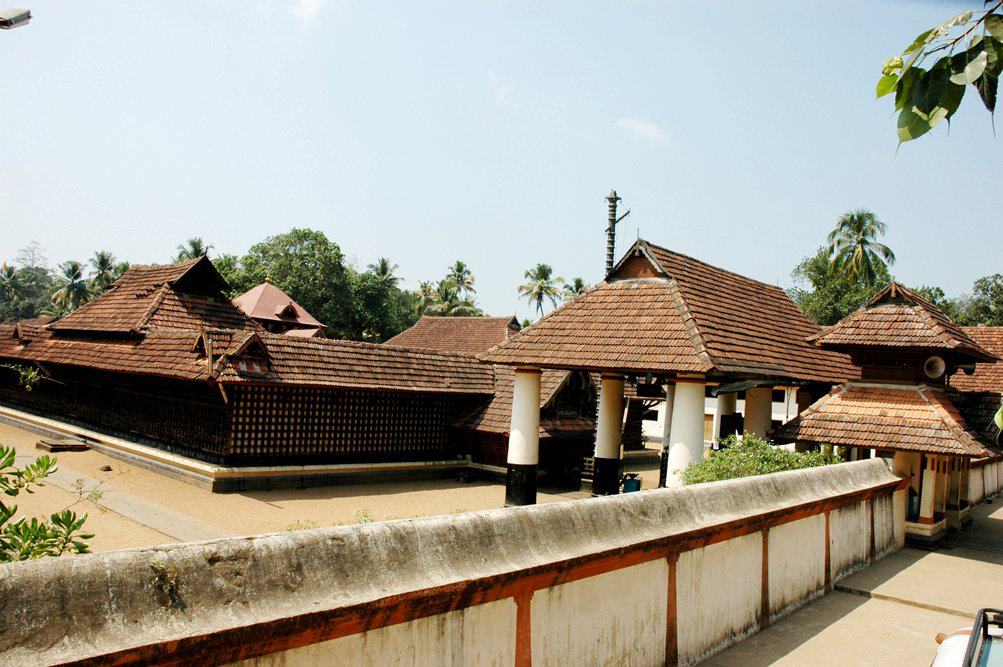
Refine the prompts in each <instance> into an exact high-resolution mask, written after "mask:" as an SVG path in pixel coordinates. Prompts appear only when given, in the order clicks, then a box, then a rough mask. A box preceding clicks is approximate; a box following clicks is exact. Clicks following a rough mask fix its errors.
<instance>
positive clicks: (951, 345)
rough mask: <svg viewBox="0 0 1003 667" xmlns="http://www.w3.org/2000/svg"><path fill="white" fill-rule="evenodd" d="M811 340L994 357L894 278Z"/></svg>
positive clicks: (827, 344)
mask: <svg viewBox="0 0 1003 667" xmlns="http://www.w3.org/2000/svg"><path fill="white" fill-rule="evenodd" d="M815 341H816V342H818V344H819V345H821V346H822V347H827V348H830V349H847V348H860V347H887V348H896V349H906V348H908V349H920V350H930V351H952V352H956V353H958V354H963V355H966V356H968V357H971V358H972V359H973V360H975V359H977V360H981V361H989V360H992V359H994V358H995V357H994V356H993V355H992V354H990V353H989V352H988V351H986V350H985V349H983V348H982V346H980V345H979V344H978V343H977V342H975V341H974V340H972V338H971V337H969V335H968V334H967V333H965V331H963V330H962V329H961V327H959V326H957V325H956V324H954V323H953V322H952V321H951V320H950V318H948V317H947V315H945V314H944V313H943V312H941V310H940V309H939V308H937V307H936V306H935V305H933V304H932V303H931V302H930V301H928V300H927V299H925V298H924V297H922V296H920V295H919V294H916V293H915V292H913V291H912V290H909V289H908V288H906V287H903V286H901V285H899V284H898V283H896V282H895V281H892V282H890V283H889V284H888V285H887V286H886V287H885V288H884V289H882V290H881V291H880V292H878V294H876V295H875V296H874V298H873V299H871V300H870V301H869V302H868V303H867V304H865V305H864V306H863V307H862V308H860V309H859V310H856V311H854V312H852V313H850V314H849V315H847V316H846V317H844V318H843V319H842V320H840V321H839V322H837V323H836V324H834V325H833V326H832V327H830V328H828V329H827V330H826V331H824V332H823V333H821V334H820V335H818V336H816V337H815Z"/></svg>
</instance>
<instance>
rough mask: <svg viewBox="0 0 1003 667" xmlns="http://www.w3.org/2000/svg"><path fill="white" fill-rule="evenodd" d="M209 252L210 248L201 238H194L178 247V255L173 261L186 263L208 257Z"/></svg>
mask: <svg viewBox="0 0 1003 667" xmlns="http://www.w3.org/2000/svg"><path fill="white" fill-rule="evenodd" d="M210 250H212V246H211V245H209V244H207V243H206V242H205V241H203V240H202V237H201V236H196V237H193V238H190V239H188V240H187V241H185V242H184V243H182V244H181V245H179V246H178V254H177V256H175V258H174V261H175V262H187V261H190V260H193V259H198V258H199V257H204V256H205V255H208V254H209V251H210Z"/></svg>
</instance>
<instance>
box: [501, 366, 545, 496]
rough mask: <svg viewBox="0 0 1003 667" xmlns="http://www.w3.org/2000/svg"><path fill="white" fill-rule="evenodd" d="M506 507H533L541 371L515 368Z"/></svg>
mask: <svg viewBox="0 0 1003 667" xmlns="http://www.w3.org/2000/svg"><path fill="white" fill-rule="evenodd" d="M507 461H508V474H507V476H506V480H505V506H506V507H513V506H516V505H535V504H536V466H537V464H538V463H539V462H540V369H539V368H517V369H516V370H515V388H514V391H513V393H512V422H511V426H510V429H509V436H508V459H507Z"/></svg>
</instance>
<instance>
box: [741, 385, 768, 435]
mask: <svg viewBox="0 0 1003 667" xmlns="http://www.w3.org/2000/svg"><path fill="white" fill-rule="evenodd" d="M772 420H773V388H772V387H753V388H752V389H748V390H747V391H746V392H745V432H746V433H751V434H753V435H758V436H761V437H765V436H766V433H767V431H769V430H770V422H771V421H772Z"/></svg>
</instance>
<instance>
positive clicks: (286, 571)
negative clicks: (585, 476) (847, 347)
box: [0, 459, 904, 667]
mask: <svg viewBox="0 0 1003 667" xmlns="http://www.w3.org/2000/svg"><path fill="white" fill-rule="evenodd" d="M901 486H902V485H901V481H900V480H899V479H898V478H897V477H895V476H894V475H892V474H891V473H890V472H889V470H888V468H887V467H886V465H885V464H884V462H882V461H881V460H878V459H873V460H867V461H859V462H854V463H846V464H840V465H837V466H828V467H824V468H815V469H809V470H798V471H791V472H786V473H777V474H773V475H764V476H761V477H753V478H745V479H740V480H729V481H726V482H717V483H713V484H703V485H697V486H692V487H684V488H681V489H657V490H652V491H645V492H641V493H633V494H626V495H622V496H615V497H608V498H600V499H594V500H586V501H575V502H566V503H555V504H550V505H542V506H535V507H524V508H513V509H507V510H490V511H485V512H472V513H468V514H462V515H451V516H447V517H432V518H428V519H416V520H412V521H394V522H385V523H374V524H364V525H359V526H342V527H337V528H327V529H317V530H311V531H298V532H295V533H283V534H275V535H265V536H260V537H254V538H240V539H229V540H219V541H214V542H204V543H192V544H181V545H166V546H162V547H154V548H149V549H134V550H130V551H123V552H113V553H106V554H95V555H88V556H80V557H74V558H61V559H53V560H50V561H34V562H27V563H15V564H13V565H9V566H5V568H4V569H3V571H2V573H0V618H16V619H18V622H17V623H16V624H12V625H10V626H8V627H7V628H5V630H4V632H3V633H0V664H4V665H17V664H27V665H32V666H33V667H34V665H38V664H46V663H51V662H61V661H66V660H72V659H80V658H96V659H99V660H100V661H103V662H133V663H141V664H158V663H167V662H172V661H174V662H183V663H188V664H192V663H194V664H200V663H209V662H211V663H221V662H223V663H227V662H228V663H235V664H243V665H318V664H352V665H384V664H406V665H440V664H447V665H528V664H530V663H531V662H535V663H536V664H538V665H579V664H597V665H603V664H605V665H621V664H631V665H660V664H693V663H695V662H698V661H700V660H702V659H704V658H706V657H707V656H709V655H712V654H713V653H715V652H717V651H719V650H721V649H723V648H725V647H727V646H729V645H730V644H732V643H734V642H735V641H738V640H739V639H741V638H743V637H745V636H748V635H749V634H751V633H754V632H756V631H757V630H759V629H761V628H762V627H765V626H766V625H768V624H769V623H770V622H773V621H775V620H776V619H777V618H779V617H781V616H782V615H784V614H787V613H790V611H791V610H793V609H795V608H797V607H798V606H800V605H803V604H805V603H807V602H809V601H811V600H813V599H816V598H817V597H819V596H820V595H823V594H824V593H825V592H827V591H828V590H829V589H830V587H831V584H832V583H833V581H835V580H836V579H838V578H839V577H840V576H843V575H844V574H845V573H846V572H849V571H851V570H853V569H854V568H857V567H859V566H862V565H863V564H866V563H867V562H870V561H871V560H872V559H873V558H874V557H875V556H876V554H877V553H879V552H880V553H885V552H888V551H890V550H892V549H894V548H895V544H896V538H895V534H896V533H897V531H898V530H899V528H898V526H899V524H900V523H901V521H900V519H899V518H898V517H895V516H892V514H893V513H894V511H895V510H894V508H895V507H896V506H897V505H896V504H895V503H893V502H891V501H890V497H891V494H892V493H896V489H900V487H901ZM897 493H900V494H901V493H904V491H902V490H898V491H897ZM898 506H901V504H899V505H898ZM872 508H873V513H872ZM901 520H904V516H903V517H901ZM872 522H873V526H874V529H873V531H872ZM827 532H828V538H829V539H828V540H826V533H827ZM872 534H873V537H874V539H873V541H872ZM764 558H765V562H764ZM827 562H828V563H829V569H828V571H826V569H825V565H826V563H827ZM24 590H31V591H35V593H34V594H33V595H32V596H24V595H21V594H20V592H23V591H24ZM764 610H765V611H766V613H765V614H764V613H763V612H764ZM53 618H58V619H60V622H59V624H53V623H52V621H51V619H53Z"/></svg>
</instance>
